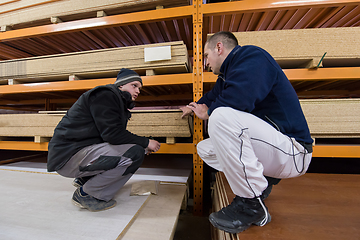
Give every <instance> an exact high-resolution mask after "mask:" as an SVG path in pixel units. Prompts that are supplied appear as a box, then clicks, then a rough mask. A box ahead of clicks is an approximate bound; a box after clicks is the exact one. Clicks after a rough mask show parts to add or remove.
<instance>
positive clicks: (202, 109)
mask: <svg viewBox="0 0 360 240" xmlns="http://www.w3.org/2000/svg"><path fill="white" fill-rule="evenodd" d="M186 107H187V108H190V109H191V110H192V111H193V112H194V113H195V114H196V116H197V117H198V118H200V119H202V120H206V119H208V118H209V115H208V114H207V111H208V109H209V108H208V107H207V106H206V104H197V103H195V102H191V103H189V105H187V106H186Z"/></svg>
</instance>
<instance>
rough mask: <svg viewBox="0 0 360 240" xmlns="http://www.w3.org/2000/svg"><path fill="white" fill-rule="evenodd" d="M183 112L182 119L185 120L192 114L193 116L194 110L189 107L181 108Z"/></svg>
mask: <svg viewBox="0 0 360 240" xmlns="http://www.w3.org/2000/svg"><path fill="white" fill-rule="evenodd" d="M180 110H181V111H183V115H181V118H184V117H185V116H188V115H190V114H192V112H193V111H192V110H191V109H190V108H188V107H187V106H185V107H181V108H180Z"/></svg>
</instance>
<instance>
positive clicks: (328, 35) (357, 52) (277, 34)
mask: <svg viewBox="0 0 360 240" xmlns="http://www.w3.org/2000/svg"><path fill="white" fill-rule="evenodd" d="M234 35H235V36H236V38H237V39H238V42H239V45H241V46H243V45H255V46H259V47H261V48H264V49H265V50H266V51H268V52H269V53H270V54H271V55H272V56H273V57H274V58H275V60H276V61H277V62H278V63H279V65H280V66H281V67H283V68H296V67H309V68H312V67H317V66H318V64H319V62H320V60H321V59H322V57H323V56H324V54H325V53H326V55H325V57H324V59H323V62H328V63H331V64H332V65H339V66H341V65H343V64H344V63H347V64H350V65H351V62H352V64H357V65H358V64H359V63H360V60H359V58H360V28H356V27H354V28H317V29H292V30H274V31H253V32H235V33H234ZM336 62H338V63H337V64H336ZM324 65H325V63H324ZM321 66H322V62H321V63H320V65H319V67H321Z"/></svg>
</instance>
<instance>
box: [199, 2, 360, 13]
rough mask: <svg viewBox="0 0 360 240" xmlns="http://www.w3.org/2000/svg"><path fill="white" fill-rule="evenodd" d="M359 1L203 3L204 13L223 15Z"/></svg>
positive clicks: (327, 5) (326, 5)
mask: <svg viewBox="0 0 360 240" xmlns="http://www.w3.org/2000/svg"><path fill="white" fill-rule="evenodd" d="M358 4H359V1H349V0H295V1H285V0H283V1H279V0H261V1H234V2H223V3H212V4H204V5H203V14H204V15H205V16H206V15H211V16H215V15H223V14H233V13H238V12H242V13H244V12H254V11H256V12H260V11H270V10H282V9H286V10H291V9H299V8H314V7H317V8H321V7H331V6H339V5H341V6H343V5H358Z"/></svg>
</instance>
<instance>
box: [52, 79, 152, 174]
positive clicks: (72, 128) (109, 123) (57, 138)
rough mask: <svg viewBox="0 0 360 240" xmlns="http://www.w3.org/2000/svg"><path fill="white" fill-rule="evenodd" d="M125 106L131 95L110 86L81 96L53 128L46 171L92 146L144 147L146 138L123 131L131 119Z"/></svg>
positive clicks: (58, 166) (54, 168)
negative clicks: (105, 143)
mask: <svg viewBox="0 0 360 240" xmlns="http://www.w3.org/2000/svg"><path fill="white" fill-rule="evenodd" d="M128 103H131V96H126V94H124V93H123V92H122V91H120V90H119V89H118V88H117V87H116V86H115V85H113V84H109V85H105V86H99V87H96V88H94V89H91V90H89V91H87V92H86V93H84V94H82V95H81V96H80V98H79V99H78V100H77V101H76V102H75V103H74V105H73V106H72V107H71V108H70V109H69V111H68V112H67V113H66V115H65V116H64V117H63V118H62V120H61V121H60V122H59V124H58V125H57V127H56V128H55V131H54V135H53V137H52V138H51V141H50V142H49V146H48V162H47V168H48V171H49V172H51V171H56V170H59V169H61V168H62V167H63V166H64V165H65V164H66V163H67V162H68V161H69V159H70V158H71V157H72V156H73V155H74V154H75V153H77V152H78V151H79V150H80V149H82V148H84V147H86V146H90V145H93V144H98V143H103V142H108V143H110V144H112V145H120V144H130V143H133V144H138V145H140V146H142V147H144V148H146V147H147V146H148V144H149V139H148V138H146V137H140V136H137V135H135V134H133V133H131V132H129V131H127V130H126V126H127V122H128V119H129V118H130V116H131V114H130V111H129V110H128V109H127V106H128Z"/></svg>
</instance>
